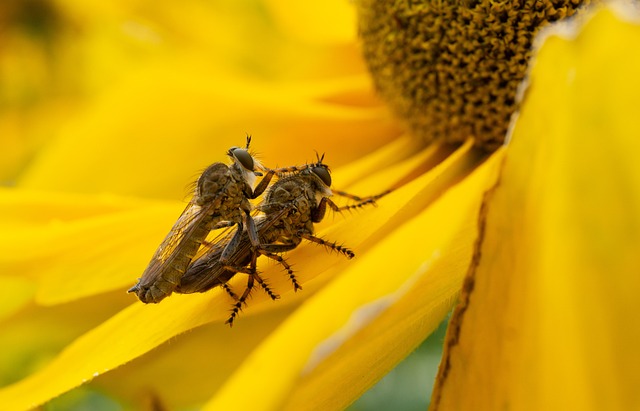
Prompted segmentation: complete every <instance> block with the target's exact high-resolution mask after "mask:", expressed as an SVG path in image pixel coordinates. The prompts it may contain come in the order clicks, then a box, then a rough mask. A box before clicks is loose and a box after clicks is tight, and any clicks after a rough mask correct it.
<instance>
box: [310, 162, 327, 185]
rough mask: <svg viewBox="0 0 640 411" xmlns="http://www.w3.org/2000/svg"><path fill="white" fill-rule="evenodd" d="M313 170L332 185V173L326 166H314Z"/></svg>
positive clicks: (323, 180) (324, 181)
mask: <svg viewBox="0 0 640 411" xmlns="http://www.w3.org/2000/svg"><path fill="white" fill-rule="evenodd" d="M311 171H312V172H313V174H315V175H317V176H318V177H319V178H320V180H322V182H323V183H324V184H325V185H326V186H327V187H331V174H329V170H327V169H326V168H325V167H312V168H311Z"/></svg>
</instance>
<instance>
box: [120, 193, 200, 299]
mask: <svg viewBox="0 0 640 411" xmlns="http://www.w3.org/2000/svg"><path fill="white" fill-rule="evenodd" d="M209 208H210V206H204V207H202V206H199V205H198V204H196V202H195V199H192V200H191V201H190V202H189V204H188V205H187V206H186V208H185V209H184V211H183V212H182V214H181V215H180V217H179V218H178V221H176V223H175V224H174V225H173V227H172V228H171V231H169V234H167V236H166V237H165V239H164V240H163V241H162V243H161V244H160V246H159V247H158V249H157V250H156V252H155V254H154V255H153V257H152V258H151V261H150V262H149V265H148V266H147V268H146V270H145V271H144V273H143V274H142V277H141V278H140V280H139V281H138V283H137V284H136V285H135V286H133V287H132V288H131V289H130V290H129V291H130V292H136V294H137V295H138V298H140V300H141V301H143V302H159V301H160V300H161V299H163V298H164V297H166V296H168V295H169V294H171V292H172V288H173V287H175V285H176V284H177V283H178V282H179V280H180V278H179V277H180V276H181V275H182V273H183V272H184V270H185V269H186V267H184V268H181V267H178V265H186V264H188V263H189V262H190V261H191V259H192V258H193V255H191V256H189V255H188V254H189V253H190V251H191V250H188V249H190V248H193V245H194V244H193V240H194V238H195V237H202V239H199V241H200V242H201V241H202V240H203V239H204V237H206V235H207V234H208V233H209V231H210V229H211V228H210V227H209V223H210V221H208V220H209V219H211V210H209ZM193 254H195V250H194V251H193ZM181 260H185V261H181ZM178 263H180V264H178ZM183 263H184V264H183ZM180 270H182V272H180ZM151 287H155V288H158V290H157V291H155V292H154V293H153V294H154V295H148V291H149V290H150V288H151Z"/></svg>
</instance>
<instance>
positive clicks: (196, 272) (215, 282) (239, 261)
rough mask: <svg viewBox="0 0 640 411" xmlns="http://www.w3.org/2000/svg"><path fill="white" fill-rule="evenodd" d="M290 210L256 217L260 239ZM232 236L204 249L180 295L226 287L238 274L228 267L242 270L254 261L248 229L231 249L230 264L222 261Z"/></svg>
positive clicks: (179, 291) (286, 209)
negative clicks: (224, 285)
mask: <svg viewBox="0 0 640 411" xmlns="http://www.w3.org/2000/svg"><path fill="white" fill-rule="evenodd" d="M288 211H290V208H289V207H284V208H282V210H280V211H278V212H277V213H275V214H274V215H270V216H265V217H263V218H255V219H254V221H255V223H256V231H257V233H258V238H259V239H262V238H264V236H265V234H266V233H267V232H268V231H269V230H270V229H271V228H272V227H273V226H274V225H275V224H276V223H277V222H278V221H280V219H281V218H282V216H283V215H284V214H286V213H287V212H288ZM231 239H232V236H231V234H230V233H229V234H228V235H227V236H226V237H224V238H222V239H220V240H219V241H217V242H213V243H209V244H207V246H205V247H203V248H202V249H201V250H200V252H199V253H198V254H199V257H198V258H196V259H195V260H194V261H193V263H192V264H191V265H190V266H189V268H188V269H187V271H186V272H185V274H184V276H182V278H181V279H180V284H179V285H178V286H177V287H176V290H175V291H176V292H178V293H183V294H190V293H202V292H205V291H207V290H210V289H212V288H214V287H217V286H220V285H222V284H225V283H226V282H227V281H229V280H230V279H231V278H232V277H233V276H234V275H235V274H236V271H234V270H232V269H230V268H228V267H237V268H242V267H246V266H247V265H248V264H249V263H250V262H251V255H252V245H251V241H250V239H249V234H248V232H247V229H246V228H245V229H244V230H243V232H242V234H241V237H240V241H239V242H238V243H237V245H236V246H235V248H234V249H233V250H231V253H230V254H229V257H228V259H227V261H226V263H222V262H221V261H220V257H221V256H222V253H223V251H224V250H225V248H226V247H227V246H228V245H229V243H230V242H231Z"/></svg>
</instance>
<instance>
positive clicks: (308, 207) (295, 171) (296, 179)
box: [176, 155, 387, 325]
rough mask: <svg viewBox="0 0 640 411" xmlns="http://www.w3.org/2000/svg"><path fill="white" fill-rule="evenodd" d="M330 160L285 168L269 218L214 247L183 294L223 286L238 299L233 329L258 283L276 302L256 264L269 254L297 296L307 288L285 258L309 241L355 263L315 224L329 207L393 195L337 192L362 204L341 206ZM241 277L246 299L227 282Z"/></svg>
mask: <svg viewBox="0 0 640 411" xmlns="http://www.w3.org/2000/svg"><path fill="white" fill-rule="evenodd" d="M323 159H324V155H323V156H322V157H319V158H318V161H317V162H316V163H312V164H307V165H304V166H295V167H290V168H283V169H278V170H273V171H277V174H278V175H279V179H278V181H277V182H275V183H274V184H273V185H272V186H271V187H270V188H269V190H268V191H267V193H266V194H265V198H264V201H263V203H262V204H261V205H260V206H259V207H258V210H259V211H260V212H262V213H263V215H261V216H259V217H258V218H256V224H255V226H251V225H248V226H247V228H246V230H244V231H243V232H240V231H239V230H238V231H236V233H235V234H234V235H233V236H231V235H229V236H227V238H226V239H225V240H222V241H220V242H216V243H213V244H211V246H210V248H208V249H207V250H206V251H205V252H204V254H203V255H202V256H201V257H199V258H197V259H196V260H195V261H194V262H193V263H192V265H191V266H190V267H189V268H188V269H187V272H186V273H185V275H184V276H183V277H182V278H181V279H180V284H179V285H178V286H177V288H176V292H178V293H185V294H188V293H195V292H204V291H207V290H209V289H211V288H213V287H217V286H221V287H223V288H224V289H225V290H226V291H227V292H228V293H229V294H230V295H231V296H232V297H233V298H234V299H235V300H236V303H235V304H234V305H233V308H232V311H231V316H230V317H229V319H228V320H227V324H229V325H233V320H234V319H235V317H237V315H238V313H239V311H240V309H241V308H242V305H243V304H244V303H245V301H246V299H247V298H248V296H249V294H250V292H251V291H252V289H253V288H254V282H258V284H259V285H260V286H261V287H262V288H263V289H264V291H265V292H267V294H268V295H269V296H270V297H271V298H272V299H274V300H275V299H277V298H279V297H278V295H277V294H275V293H273V292H272V291H271V290H270V289H269V287H268V285H267V284H266V283H265V282H264V280H263V279H262V278H261V277H260V275H259V274H258V272H257V269H256V260H257V258H258V256H259V255H264V256H266V257H268V258H271V259H273V260H275V261H277V262H278V263H280V264H281V265H282V266H283V267H284V268H285V269H286V271H287V273H288V275H289V278H290V280H291V282H292V284H293V288H294V291H297V290H299V289H301V288H302V287H301V286H300V284H299V283H298V281H297V279H296V277H295V275H294V272H293V270H292V269H291V266H290V265H289V264H288V263H287V262H286V260H285V259H284V258H282V257H281V256H280V255H279V254H281V253H283V252H286V251H290V250H293V249H294V248H296V247H297V246H298V244H300V243H301V241H302V240H303V239H305V240H308V241H311V242H314V243H316V244H320V245H322V246H325V247H327V248H328V249H330V250H334V251H337V252H338V253H339V254H342V255H344V256H346V257H347V258H349V259H351V258H353V257H354V256H355V254H354V253H353V251H351V250H350V249H349V248H346V247H344V246H342V245H338V244H336V243H335V242H330V241H326V240H324V239H322V238H319V237H316V236H315V235H314V223H318V222H320V221H322V219H323V218H324V216H325V213H326V209H327V206H328V207H329V208H331V209H332V210H333V211H335V212H341V211H343V210H348V209H353V208H358V207H362V206H364V205H367V204H375V200H376V199H378V198H380V197H382V196H383V195H385V194H387V192H385V193H382V194H380V195H377V196H372V197H366V198H361V197H357V196H353V195H350V194H347V193H345V192H342V191H337V192H336V193H337V194H339V195H342V196H345V197H348V198H351V199H353V200H355V201H357V203H356V204H352V205H347V206H343V207H339V206H337V205H336V204H335V203H334V202H333V201H332V200H331V199H330V198H329V197H330V196H331V195H332V191H331V189H330V187H331V174H330V171H329V167H328V166H327V165H326V164H323V163H322V160H323ZM237 273H245V274H248V281H247V287H246V288H245V290H244V292H243V293H242V295H241V296H240V297H238V296H237V295H235V294H234V293H233V292H232V291H231V289H230V288H229V287H228V285H227V282H228V281H229V280H230V279H231V278H232V277H233V276H234V275H235V274H237Z"/></svg>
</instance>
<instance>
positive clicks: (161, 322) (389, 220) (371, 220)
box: [0, 145, 473, 408]
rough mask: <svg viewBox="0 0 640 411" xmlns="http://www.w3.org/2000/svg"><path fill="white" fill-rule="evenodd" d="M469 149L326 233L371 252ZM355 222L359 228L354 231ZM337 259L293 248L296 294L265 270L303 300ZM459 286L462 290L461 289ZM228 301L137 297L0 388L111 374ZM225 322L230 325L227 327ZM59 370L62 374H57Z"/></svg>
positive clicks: (57, 388) (0, 393) (7, 398)
mask: <svg viewBox="0 0 640 411" xmlns="http://www.w3.org/2000/svg"><path fill="white" fill-rule="evenodd" d="M469 147H470V145H467V146H465V148H463V149H462V150H460V152H459V153H457V154H456V155H454V156H452V157H451V158H450V159H448V160H447V161H446V162H444V163H443V164H442V165H441V166H440V167H436V168H435V169H434V170H433V172H432V173H430V174H428V175H426V176H424V177H422V178H420V179H417V180H415V181H414V182H413V183H409V184H405V185H404V186H403V187H401V188H399V189H398V190H397V191H395V192H394V193H392V194H390V195H389V196H388V197H385V198H384V199H383V200H384V203H383V202H382V201H383V200H381V202H380V206H379V207H378V208H371V209H368V210H363V211H361V212H359V213H357V214H354V215H353V216H351V217H350V218H349V219H344V220H338V221H336V222H335V224H333V225H328V226H327V227H326V229H325V230H323V231H321V234H322V235H324V234H323V233H326V235H327V236H331V237H330V238H332V239H333V238H335V239H336V240H341V239H345V241H347V239H348V241H349V242H350V243H349V245H351V244H352V243H351V242H352V241H353V247H354V248H355V250H356V252H357V253H360V252H362V255H363V256H364V255H366V254H367V250H369V249H371V247H373V245H374V244H371V242H369V243H367V241H366V240H367V239H373V240H371V241H373V242H374V243H375V239H376V238H378V237H384V236H385V235H383V234H385V233H391V232H393V231H394V230H395V229H396V228H397V226H398V225H399V224H401V223H402V222H403V221H406V220H407V219H408V218H410V217H411V216H413V215H415V214H416V212H417V211H419V210H420V209H421V207H424V206H425V204H428V203H430V202H431V201H433V200H434V198H435V197H437V195H438V191H433V190H432V189H431V186H432V185H433V182H434V181H437V180H438V179H437V177H438V176H441V175H444V174H446V172H447V170H449V169H459V168H460V167H461V166H460V165H459V164H465V163H467V164H469V163H472V162H473V161H471V160H470V159H471V158H472V156H469V155H468V152H469ZM465 153H466V154H465ZM407 163H408V164H409V166H408V167H407V170H408V171H410V172H411V171H412V170H414V169H415V165H414V164H413V162H412V161H411V158H409V159H408V160H407ZM384 171H385V170H380V171H379V173H381V174H382V173H384ZM397 177H398V178H399V179H406V178H407V176H406V175H404V174H402V173H399V174H398V175H397ZM365 183H366V185H367V186H368V187H369V189H371V188H373V187H378V181H377V175H372V176H370V177H369V179H368V181H364V182H363V184H365ZM409 200H412V201H409ZM408 203H409V204H410V206H408V207H403V208H400V206H401V205H405V204H408ZM383 205H384V206H383ZM337 218H340V217H337ZM349 225H350V226H351V228H349V229H341V228H340V227H341V226H349ZM356 227H357V228H358V230H356V229H355V228H356ZM341 233H342V234H341ZM350 233H352V234H350ZM334 236H335V237H334ZM332 257H333V258H331V259H328V258H327V256H326V254H325V253H324V252H322V251H320V252H319V250H318V249H317V248H316V247H315V246H313V245H308V246H306V247H298V248H297V249H296V250H294V251H293V252H291V253H289V254H287V258H288V259H289V261H290V262H292V263H293V264H295V266H296V269H297V270H299V272H300V279H301V281H302V283H303V285H304V287H305V291H304V292H301V293H297V295H296V296H295V297H294V296H292V294H293V292H292V291H291V285H290V284H289V283H288V280H287V279H286V276H284V275H282V273H281V272H280V271H281V270H280V268H279V267H277V266H273V265H272V266H266V269H265V270H264V273H265V274H264V275H265V276H266V277H268V278H269V282H270V284H272V285H273V288H274V289H275V291H277V292H280V293H281V295H282V301H281V302H280V304H282V305H286V304H296V303H298V302H299V300H300V299H302V298H307V297H308V296H309V295H312V294H313V293H314V292H315V291H316V290H318V289H319V288H320V287H321V286H322V285H323V284H324V283H326V282H327V280H328V279H330V278H332V277H334V276H335V275H336V274H337V273H338V272H340V271H341V270H343V269H344V268H345V267H346V266H348V265H349V264H350V262H348V261H344V260H341V259H340V258H339V256H332ZM320 273H324V274H323V276H321V277H319V278H318V279H319V280H320V281H311V279H313V278H315V277H316V276H318V274H320ZM272 279H273V280H272ZM245 281H246V280H245V279H244V278H242V277H241V276H238V277H237V278H234V279H233V280H232V286H234V287H236V286H241V285H242V284H243V283H244V282H245ZM454 288H455V287H454ZM281 290H283V291H281ZM452 292H454V293H455V290H454V291H452ZM305 293H306V294H305ZM229 304H230V301H229V298H228V296H226V295H225V294H224V293H223V292H221V291H220V289H216V290H212V291H211V292H208V293H206V294H196V295H174V296H172V297H171V298H168V299H167V300H165V301H163V302H162V304H158V305H143V304H140V303H135V304H133V305H132V306H131V307H129V308H127V309H125V310H123V311H122V312H120V313H119V314H117V315H116V316H114V317H112V318H111V319H110V320H108V321H107V322H105V323H103V324H102V325H100V326H98V327H97V328H95V329H93V330H92V331H90V332H88V333H87V334H85V335H84V336H82V337H80V338H78V339H77V340H76V341H75V342H74V343H73V344H71V345H70V346H68V347H67V348H66V349H65V350H64V351H63V352H62V353H61V354H60V355H59V356H58V357H57V358H56V359H54V360H53V361H52V362H51V363H50V364H48V365H47V366H46V367H44V368H43V369H42V370H40V371H38V372H36V373H34V374H32V375H31V376H29V377H28V378H26V379H24V380H22V381H20V382H18V383H16V384H14V385H12V386H9V387H6V388H4V389H2V390H0V403H2V404H9V405H10V406H11V407H14V408H24V407H27V406H29V405H30V404H38V403H42V402H44V401H46V400H48V399H50V398H52V397H54V396H56V395H59V394H60V393H62V392H65V391H67V390H69V389H71V388H73V387H75V386H78V385H80V384H81V383H83V382H85V381H88V380H90V379H92V378H93V377H95V376H97V375H99V374H102V373H104V372H105V371H106V370H110V369H113V368H115V367H118V366H120V365H122V364H124V363H126V362H128V361H130V360H132V359H134V358H136V357H138V356H140V355H142V354H143V353H145V352H147V351H149V350H150V349H152V348H154V347H156V346H157V345H159V344H161V343H163V342H164V341H166V340H167V339H169V338H172V337H173V336H175V335H177V334H180V333H182V332H184V331H186V330H189V329H191V328H194V327H197V326H199V325H202V324H205V323H208V322H211V321H214V322H216V323H222V322H223V321H224V319H226V318H227V316H228V309H229ZM273 308H274V303H273V302H272V301H270V300H269V298H268V297H267V296H266V295H265V294H264V293H256V294H255V295H254V296H253V298H252V300H251V304H250V306H249V308H248V309H247V310H245V312H244V314H243V317H242V318H244V317H248V316H250V315H256V314H257V313H260V312H262V311H265V310H272V309H273ZM438 320H439V319H438ZM277 322H278V321H271V322H269V324H272V326H275V325H276V324H277ZM238 326H241V325H238ZM221 328H222V329H224V327H222V325H221ZM228 332H230V331H228V330H226V329H224V332H222V333H221V337H220V338H222V339H224V338H225V337H224V336H225V335H227V334H226V333H228ZM254 345H255V342H252V341H250V340H247V347H250V346H254ZM247 350H248V348H247V349H246V350H245V351H244V355H245V356H246V353H247ZM70 364H73V366H71V365H70ZM53 376H56V377H55V378H53ZM45 381H47V383H45ZM27 393H28V395H27Z"/></svg>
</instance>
